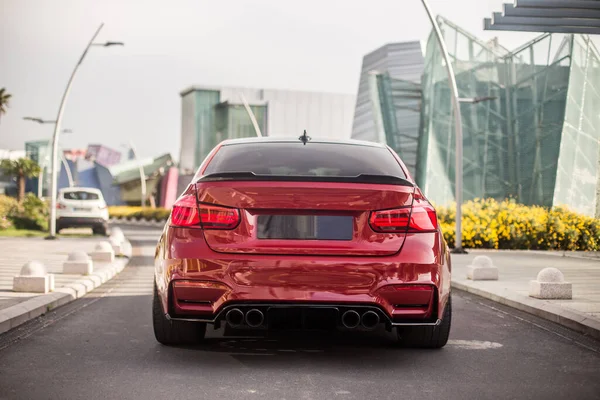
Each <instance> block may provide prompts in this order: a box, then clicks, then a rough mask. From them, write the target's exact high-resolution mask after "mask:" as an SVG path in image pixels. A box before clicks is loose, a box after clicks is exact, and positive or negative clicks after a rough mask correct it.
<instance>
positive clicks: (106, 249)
mask: <svg viewBox="0 0 600 400" xmlns="http://www.w3.org/2000/svg"><path fill="white" fill-rule="evenodd" d="M92 260H93V261H99V262H113V261H114V260H115V252H114V250H113V248H112V245H111V244H110V243H109V242H100V243H98V244H97V245H96V249H95V250H94V251H93V252H92Z"/></svg>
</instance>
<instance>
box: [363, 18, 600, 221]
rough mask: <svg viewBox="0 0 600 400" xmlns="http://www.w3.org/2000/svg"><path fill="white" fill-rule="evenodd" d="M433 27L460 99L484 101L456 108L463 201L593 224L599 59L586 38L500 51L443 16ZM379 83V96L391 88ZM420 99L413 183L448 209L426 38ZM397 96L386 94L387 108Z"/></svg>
mask: <svg viewBox="0 0 600 400" xmlns="http://www.w3.org/2000/svg"><path fill="white" fill-rule="evenodd" d="M438 23H439V24H440V26H441V28H442V32H443V35H444V40H445V41H446V44H447V45H448V48H449V52H450V56H451V58H452V60H453V67H454V70H455V74H456V79H457V85H458V91H459V96H460V97H462V98H491V99H490V100H488V101H482V102H478V103H474V104H471V103H462V105H461V114H462V119H463V154H464V156H463V163H464V166H463V168H464V171H463V172H464V174H463V188H464V189H463V190H464V192H463V196H464V199H465V200H468V199H474V198H484V197H492V198H497V199H504V198H514V199H516V200H517V201H518V202H520V203H523V204H530V205H534V204H535V205H541V206H545V207H553V206H560V205H565V206H567V207H569V208H571V209H573V210H575V211H578V212H580V213H583V214H586V215H591V216H594V215H595V216H598V217H600V112H599V111H598V110H600V56H599V54H598V50H597V49H596V48H595V47H594V45H593V43H592V42H591V40H590V39H589V37H587V36H584V35H558V34H544V35H541V36H539V37H538V38H536V39H534V40H532V41H530V42H528V43H526V44H524V45H523V46H521V47H519V48H518V49H516V50H514V51H508V50H506V49H504V48H502V47H501V46H499V45H498V43H497V41H492V42H484V41H481V40H479V39H477V38H476V37H475V36H473V35H471V34H469V33H467V32H465V31H464V30H462V29H461V28H460V27H458V26H456V25H454V24H452V23H451V22H449V21H447V20H446V19H444V18H441V17H438ZM380 81H381V82H382V83H381V84H380V85H379V89H378V90H379V92H380V93H381V92H384V93H385V91H386V90H388V91H389V90H391V89H390V87H391V86H393V83H392V84H390V83H386V81H385V79H380ZM386 85H387V87H386ZM421 96H422V99H421V101H420V103H421V105H420V128H419V135H418V151H417V162H416V178H417V181H418V183H419V185H420V186H421V187H422V188H423V189H424V191H425V193H426V195H427V196H428V197H429V198H430V199H431V200H433V201H434V202H435V203H437V204H449V203H451V202H453V201H454V182H455V170H454V166H455V153H454V149H455V132H454V121H453V115H452V105H451V97H450V96H451V94H450V89H449V85H448V76H447V72H446V68H445V66H444V65H443V63H442V55H441V52H440V50H439V46H438V43H437V41H436V38H435V35H434V34H433V33H432V34H431V35H430V36H429V39H428V41H427V45H426V52H425V69H424V73H423V77H422V80H421ZM379 97H380V100H379V104H378V107H379V108H380V111H379V116H378V118H379V119H380V120H385V119H386V118H390V116H389V114H390V113H391V112H390V111H389V110H388V109H386V108H385V101H384V100H385V96H381V95H380V96H379ZM382 98H383V99H384V100H382ZM405 98H406V96H405V95H403V94H401V95H399V96H396V97H391V99H392V102H394V103H395V104H398V103H401V102H402V101H404V100H405ZM374 120H375V121H377V118H374ZM384 129H386V140H387V141H388V143H389V139H387V136H389V134H390V133H391V134H394V133H393V132H387V128H385V127H384Z"/></svg>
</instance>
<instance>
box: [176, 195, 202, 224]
mask: <svg viewBox="0 0 600 400" xmlns="http://www.w3.org/2000/svg"><path fill="white" fill-rule="evenodd" d="M171 225H175V226H198V227H199V225H200V214H199V213H198V205H197V204H196V198H195V197H194V196H192V195H186V196H183V197H181V198H180V199H179V200H177V201H176V202H175V204H173V209H172V210H171Z"/></svg>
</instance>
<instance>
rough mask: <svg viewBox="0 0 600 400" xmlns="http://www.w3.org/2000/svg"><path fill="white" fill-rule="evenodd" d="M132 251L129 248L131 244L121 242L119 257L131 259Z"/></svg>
mask: <svg viewBox="0 0 600 400" xmlns="http://www.w3.org/2000/svg"><path fill="white" fill-rule="evenodd" d="M132 252H133V249H132V248H131V243H129V242H128V241H125V242H123V244H122V245H121V255H122V256H123V257H127V258H131V255H132Z"/></svg>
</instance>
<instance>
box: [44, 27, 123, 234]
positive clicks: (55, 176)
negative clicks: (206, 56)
mask: <svg viewBox="0 0 600 400" xmlns="http://www.w3.org/2000/svg"><path fill="white" fill-rule="evenodd" d="M103 26H104V23H102V24H100V26H99V27H98V29H97V30H96V32H95V33H94V36H92V39H91V40H90V41H89V43H88V45H87V46H86V47H85V50H83V53H82V54H81V57H80V58H79V61H77V64H75V68H74V69H73V72H72V73H71V77H70V78H69V81H68V82H67V87H66V88H65V91H64V93H63V97H62V100H61V102H60V107H59V108H58V115H57V117H56V123H55V125H54V135H53V136H52V176H51V181H50V184H51V185H50V187H51V189H50V234H49V235H48V237H47V238H46V239H56V196H57V192H58V174H57V168H56V166H57V164H58V138H59V136H60V124H61V122H62V117H63V113H64V111H65V105H66V103H67V98H68V97H69V92H70V91H71V86H72V85H73V79H74V78H75V74H76V73H77V70H78V69H79V66H80V65H81V63H82V62H83V59H84V58H85V56H86V54H87V52H88V50H89V49H90V47H92V46H102V47H110V46H123V45H124V44H123V43H122V42H105V43H94V40H95V39H96V36H98V34H99V33H100V30H101V29H102V27H103Z"/></svg>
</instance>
